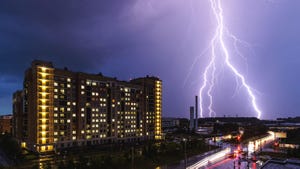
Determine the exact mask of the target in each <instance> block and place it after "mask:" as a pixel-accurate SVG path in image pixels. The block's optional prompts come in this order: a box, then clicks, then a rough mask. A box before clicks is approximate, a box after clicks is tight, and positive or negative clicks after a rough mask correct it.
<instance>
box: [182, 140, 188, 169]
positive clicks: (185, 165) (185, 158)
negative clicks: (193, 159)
mask: <svg viewBox="0 0 300 169" xmlns="http://www.w3.org/2000/svg"><path fill="white" fill-rule="evenodd" d="M182 141H183V142H184V168H186V167H187V157H186V141H187V139H186V138H183V139H182Z"/></svg>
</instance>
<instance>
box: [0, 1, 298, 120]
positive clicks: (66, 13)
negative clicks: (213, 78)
mask: <svg viewBox="0 0 300 169" xmlns="http://www.w3.org/2000/svg"><path fill="white" fill-rule="evenodd" d="M266 2H268V3H266ZM269 2H270V1H260V0H256V1H252V0H248V1H240V0H228V1H226V4H225V3H224V4H223V7H224V16H225V22H226V24H227V26H228V28H229V29H230V30H231V31H232V32H233V33H235V35H237V36H238V37H240V38H241V39H243V40H246V41H248V42H249V43H250V44H253V46H252V47H253V50H254V51H255V52H254V53H255V54H253V53H251V54H249V53H247V52H250V51H252V50H245V53H246V55H245V56H246V57H247V60H248V74H247V82H248V83H249V84H251V86H252V87H253V88H255V89H257V90H258V91H259V92H257V93H256V94H257V100H258V101H259V103H258V104H259V106H260V107H261V109H262V110H263V112H264V113H265V115H264V116H263V117H264V118H272V117H273V116H272V112H281V113H278V116H283V115H284V113H285V112H297V111H299V109H300V107H299V105H298V98H299V97H300V90H299V85H300V82H299V80H298V78H295V76H296V75H297V73H298V72H299V71H300V69H299V63H300V59H299V57H297V56H298V55H299V52H300V51H299V48H298V44H299V39H300V38H299V36H300V31H299V30H300V24H299V22H297V21H298V20H297V19H298V18H299V15H300V12H299V11H300V10H299V7H300V2H299V1H293V2H292V1H289V2H287V1H280V0H278V1H276V3H269ZM0 21H1V24H0V58H1V63H0V107H1V109H0V113H1V112H2V113H9V112H10V111H11V95H12V93H13V92H14V91H15V90H17V89H20V88H22V83H23V75H24V71H25V69H26V68H28V67H29V66H30V62H31V61H32V60H34V59H41V60H48V61H52V62H53V63H54V65H55V67H65V66H67V67H69V69H71V70H75V71H87V72H91V73H97V72H99V71H101V72H103V73H104V74H106V75H109V76H116V77H118V78H119V79H124V80H129V79H130V78H133V77H138V76H145V75H147V74H150V75H156V76H159V77H160V78H161V79H162V80H163V84H164V87H163V89H164V94H163V97H164V106H163V111H164V116H186V117H188V108H189V106H190V105H193V104H194V95H196V94H197V93H198V91H199V86H200V84H201V78H202V76H201V74H202V72H203V69H204V66H205V64H206V63H207V61H208V57H209V54H206V55H203V56H201V57H200V58H199V60H198V61H197V62H196V64H195V66H194V67H193V69H192V70H191V72H189V71H190V68H191V65H192V64H193V61H194V60H195V58H196V57H197V56H199V55H200V53H201V52H202V51H203V50H204V49H205V48H206V47H207V45H208V43H209V41H210V38H211V37H212V35H213V32H214V28H215V27H214V26H215V20H214V17H213V15H212V13H211V11H210V8H209V1H206V0H203V1H194V0H193V1H192V0H163V1H155V0H149V1H144V0H126V1H122V0H109V1H104V0H89V1H82V0H72V1H61V0H51V1H50V0H45V1H39V0H27V1H11V0H10V1H2V2H0ZM242 51H244V50H242ZM231 53H233V52H231ZM241 60H243V59H241ZM233 62H234V61H233ZM234 64H236V65H237V67H238V68H239V69H241V71H244V69H245V67H246V66H245V65H246V64H245V63H243V64H241V63H239V62H238V61H236V60H235V62H234ZM243 73H244V72H243ZM187 75H189V76H188V77H187ZM185 79H188V81H187V83H186V84H185V85H184V81H185ZM234 82H235V79H234V78H233V77H232V74H230V73H228V72H225V73H221V75H220V79H219V83H218V85H217V86H216V89H215V90H214V96H215V97H216V99H215V101H216V102H215V104H214V105H215V106H216V108H215V110H217V111H218V115H220V116H222V115H224V114H226V115H228V114H231V115H233V116H235V115H236V114H237V113H238V112H242V113H246V114H247V115H249V116H251V115H254V114H255V113H253V110H252V109H251V106H249V100H248V98H247V97H246V95H245V93H244V91H243V90H242V89H241V91H240V94H239V95H238V96H237V97H235V98H231V96H232V92H234V89H235V85H232V84H234ZM224 100H226V101H224ZM283 101H285V102H284V104H283V103H282V102H283ZM237 102H238V103H237ZM2 108H3V109H2ZM242 113H241V114H242ZM289 115H291V116H292V115H295V113H294V114H293V113H291V114H289Z"/></svg>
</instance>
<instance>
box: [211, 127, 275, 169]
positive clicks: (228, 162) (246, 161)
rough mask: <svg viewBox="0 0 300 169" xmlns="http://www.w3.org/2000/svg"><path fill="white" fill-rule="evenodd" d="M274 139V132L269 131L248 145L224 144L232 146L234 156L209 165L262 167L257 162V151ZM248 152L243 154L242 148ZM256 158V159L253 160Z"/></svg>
mask: <svg viewBox="0 0 300 169" xmlns="http://www.w3.org/2000/svg"><path fill="white" fill-rule="evenodd" d="M273 141H274V133H272V132H269V135H268V136H266V137H263V138H259V139H257V140H252V141H249V143H248V144H247V145H242V144H240V145H236V146H235V145H230V144H223V147H230V148H231V150H232V151H231V154H232V155H234V157H231V158H230V157H227V158H224V159H223V160H221V161H218V162H216V163H213V164H210V165H208V167H206V168H209V169H227V168H228V169H229V168H230V169H257V168H259V167H260V165H261V164H260V163H256V162H254V161H256V156H255V152H258V151H260V150H264V149H266V147H267V146H269V145H270V144H271V143H272V142H273ZM245 149H246V150H247V152H246V153H245V154H244V155H242V154H241V152H242V150H245ZM252 159H254V161H253V160H252Z"/></svg>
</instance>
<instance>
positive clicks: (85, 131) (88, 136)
mask: <svg viewBox="0 0 300 169" xmlns="http://www.w3.org/2000/svg"><path fill="white" fill-rule="evenodd" d="M20 95H22V98H23V99H21V100H22V101H17V100H18V99H17V98H18V97H19V96H20ZM14 100H15V102H14V107H15V111H14V114H16V115H17V116H16V117H15V120H14V121H18V120H21V121H22V123H21V122H20V124H19V126H20V125H22V126H23V127H22V129H23V130H24V129H25V131H22V132H21V131H19V130H18V129H19V128H18V127H16V131H15V133H16V135H18V134H19V133H22V134H21V135H22V138H21V140H23V141H24V142H23V145H24V146H26V147H27V148H28V149H31V150H33V151H37V152H39V153H44V152H51V151H54V150H59V149H63V148H70V147H75V146H85V145H96V144H111V143H126V142H135V141H143V140H149V139H161V112H162V110H161V105H162V82H161V80H160V79H159V78H157V77H149V76H147V77H144V78H138V79H133V80H131V81H129V82H127V81H120V80H117V79H116V78H110V77H105V76H103V75H102V74H87V73H81V72H73V71H69V70H67V69H66V68H65V69H58V68H54V67H53V65H52V63H51V62H44V61H33V62H32V65H31V67H30V68H29V69H28V70H27V71H26V73H25V78H24V88H23V91H22V94H20V93H19V94H17V92H16V93H15V94H14ZM20 105H21V107H22V109H21V110H19V109H18V107H20ZM16 126H17V122H16Z"/></svg>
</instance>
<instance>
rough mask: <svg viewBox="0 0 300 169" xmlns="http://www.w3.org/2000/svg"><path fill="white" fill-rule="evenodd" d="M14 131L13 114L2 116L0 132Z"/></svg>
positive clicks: (9, 132) (0, 117) (0, 118)
mask: <svg viewBox="0 0 300 169" xmlns="http://www.w3.org/2000/svg"><path fill="white" fill-rule="evenodd" d="M5 133H8V134H11V133H12V115H3V116H0V134H5Z"/></svg>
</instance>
